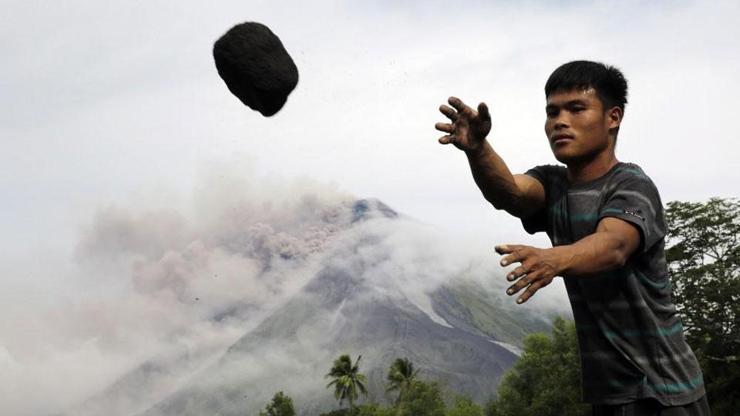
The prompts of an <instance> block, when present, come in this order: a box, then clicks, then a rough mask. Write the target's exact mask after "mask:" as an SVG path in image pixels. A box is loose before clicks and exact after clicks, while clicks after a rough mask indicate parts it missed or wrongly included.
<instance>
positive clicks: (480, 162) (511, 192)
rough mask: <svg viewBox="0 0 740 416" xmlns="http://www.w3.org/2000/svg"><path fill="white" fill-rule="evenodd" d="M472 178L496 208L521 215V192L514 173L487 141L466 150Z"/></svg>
mask: <svg viewBox="0 0 740 416" xmlns="http://www.w3.org/2000/svg"><path fill="white" fill-rule="evenodd" d="M465 155H466V156H467V157H468V163H469V164H470V171H471V172H472V174H473V180H475V184H476V185H478V188H479V189H480V190H481V192H482V193H483V197H484V198H486V200H487V201H488V202H490V203H491V204H492V205H493V206H494V207H495V208H496V209H503V210H506V211H507V212H509V213H510V214H512V215H515V216H520V215H521V203H520V201H521V192H520V190H519V187H518V186H517V184H516V182H515V181H514V175H512V174H511V171H509V168H508V167H507V166H506V163H505V162H504V160H503V159H501V156H499V155H498V154H497V153H496V151H495V150H493V147H491V145H490V144H489V143H488V141H483V143H482V145H481V147H480V148H479V149H476V150H473V151H470V150H469V151H466V152H465Z"/></svg>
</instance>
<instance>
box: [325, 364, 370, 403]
mask: <svg viewBox="0 0 740 416" xmlns="http://www.w3.org/2000/svg"><path fill="white" fill-rule="evenodd" d="M361 358H362V355H360V356H358V357H357V361H355V364H354V365H352V359H350V357H349V355H347V354H344V355H341V356H340V357H339V358H337V359H336V360H334V365H333V366H332V367H331V370H330V371H329V374H327V375H326V378H331V379H332V380H331V382H329V384H327V385H326V388H331V387H332V386H334V398H335V399H338V400H339V407H342V402H343V401H344V400H345V399H347V401H348V402H349V409H350V411H351V410H352V409H353V406H354V402H355V400H356V399H357V397H358V391H359V392H360V393H362V394H364V395H367V389H366V387H365V383H367V378H366V377H365V375H364V374H360V368H359V364H360V359H361Z"/></svg>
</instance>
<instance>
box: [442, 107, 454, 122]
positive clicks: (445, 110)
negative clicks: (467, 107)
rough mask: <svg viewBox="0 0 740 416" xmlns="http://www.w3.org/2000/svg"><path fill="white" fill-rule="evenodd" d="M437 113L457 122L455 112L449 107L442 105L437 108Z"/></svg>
mask: <svg viewBox="0 0 740 416" xmlns="http://www.w3.org/2000/svg"><path fill="white" fill-rule="evenodd" d="M439 112H440V113H442V114H444V115H445V116H447V118H449V119H450V120H452V121H457V112H456V111H455V110H453V109H452V108H451V107H448V106H446V105H444V104H442V105H440V106H439Z"/></svg>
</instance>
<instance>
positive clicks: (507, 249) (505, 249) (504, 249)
mask: <svg viewBox="0 0 740 416" xmlns="http://www.w3.org/2000/svg"><path fill="white" fill-rule="evenodd" d="M522 247H523V246H522V245H520V244H499V245H497V246H496V247H494V250H496V253H498V254H508V253H511V252H513V251H514V250H518V249H520V248H522Z"/></svg>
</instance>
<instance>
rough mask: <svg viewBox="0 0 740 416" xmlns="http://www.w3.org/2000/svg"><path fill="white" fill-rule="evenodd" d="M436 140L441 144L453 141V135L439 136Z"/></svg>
mask: <svg viewBox="0 0 740 416" xmlns="http://www.w3.org/2000/svg"><path fill="white" fill-rule="evenodd" d="M438 141H439V142H440V143H442V144H450V143H454V142H455V136H451V135H449V134H448V135H446V136H442V137H440V138H439V140H438Z"/></svg>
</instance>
